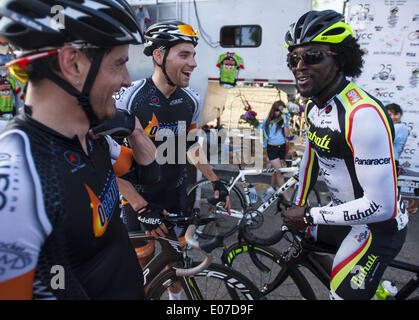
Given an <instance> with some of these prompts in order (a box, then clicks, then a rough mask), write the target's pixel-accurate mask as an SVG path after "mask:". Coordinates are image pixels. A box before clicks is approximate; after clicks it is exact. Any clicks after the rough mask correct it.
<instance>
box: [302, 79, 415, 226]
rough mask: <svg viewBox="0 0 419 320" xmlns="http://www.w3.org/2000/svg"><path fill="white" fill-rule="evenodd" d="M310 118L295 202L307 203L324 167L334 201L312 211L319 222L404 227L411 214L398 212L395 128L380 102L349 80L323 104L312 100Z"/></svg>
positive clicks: (315, 221)
mask: <svg viewBox="0 0 419 320" xmlns="http://www.w3.org/2000/svg"><path fill="white" fill-rule="evenodd" d="M305 118H306V123H307V126H308V132H307V138H306V139H307V143H306V147H305V152H304V156H303V160H302V163H301V167H300V184H299V191H298V195H297V198H296V202H295V203H296V204H298V205H304V204H305V202H306V197H307V194H308V191H309V189H310V187H311V186H312V185H313V184H314V183H315V182H316V179H317V174H318V173H319V171H320V173H321V174H322V176H323V179H324V181H325V183H326V185H327V187H328V190H329V192H330V197H331V201H332V202H331V205H330V206H326V207H316V208H312V209H311V211H310V213H311V215H312V217H313V220H314V223H315V224H333V225H359V224H371V223H374V224H376V223H379V222H384V221H392V222H391V223H394V222H397V223H394V225H395V226H397V228H398V229H401V228H403V227H404V226H405V225H406V223H407V221H406V219H407V217H406V219H405V217H403V219H402V217H401V216H400V213H399V211H398V210H397V174H396V173H397V171H396V166H395V161H394V155H393V143H392V140H393V135H394V129H393V125H392V121H391V119H390V118H389V116H388V114H387V113H386V112H385V111H384V109H383V107H382V105H381V103H380V102H378V101H377V100H376V99H374V98H372V97H371V96H370V95H368V94H367V93H366V92H364V91H363V90H362V89H360V88H359V87H357V86H356V85H355V84H354V83H352V82H349V81H346V80H345V81H344V82H343V83H342V84H341V85H340V87H339V89H338V90H337V93H336V95H334V96H333V97H332V98H331V99H329V101H328V102H327V103H326V104H325V105H324V106H317V105H316V104H315V103H314V102H312V101H309V102H308V103H307V107H306V110H305ZM404 216H406V215H404ZM396 218H397V219H396ZM376 226H378V225H376Z"/></svg>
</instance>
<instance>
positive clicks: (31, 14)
mask: <svg viewBox="0 0 419 320" xmlns="http://www.w3.org/2000/svg"><path fill="white" fill-rule="evenodd" d="M8 9H9V10H11V11H14V12H17V13H20V14H22V15H25V16H26V17H29V18H32V19H38V18H44V17H45V16H44V15H41V14H37V13H36V12H34V10H32V11H30V10H28V9H27V8H25V7H24V6H22V5H20V4H18V3H16V2H12V3H10V4H9V5H8Z"/></svg>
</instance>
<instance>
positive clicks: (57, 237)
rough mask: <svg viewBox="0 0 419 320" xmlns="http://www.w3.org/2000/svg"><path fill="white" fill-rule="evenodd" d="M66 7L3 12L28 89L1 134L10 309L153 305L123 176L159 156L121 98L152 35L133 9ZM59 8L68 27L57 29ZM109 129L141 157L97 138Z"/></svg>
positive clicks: (20, 4) (27, 5)
mask: <svg viewBox="0 0 419 320" xmlns="http://www.w3.org/2000/svg"><path fill="white" fill-rule="evenodd" d="M63 3H64V2H62V1H50V0H48V1H47V0H31V1H20V0H19V1H17V0H6V1H2V2H1V3H0V16H1V20H0V36H1V37H2V38H4V39H5V40H6V41H7V42H8V43H9V44H10V45H12V46H13V47H15V48H17V49H20V50H21V51H20V52H21V54H20V55H19V56H18V59H16V60H14V61H12V62H11V63H9V64H8V67H9V70H10V72H12V73H13V74H14V75H15V76H16V77H19V78H20V80H22V81H28V82H27V92H26V99H25V107H24V111H23V112H22V113H21V114H20V115H18V116H17V117H15V118H14V119H13V120H12V121H11V122H10V124H9V125H8V127H7V128H6V130H5V131H4V132H2V133H1V135H0V150H1V153H2V161H1V163H0V177H1V178H0V299H31V298H35V299H144V298H145V294H144V288H143V277H142V275H141V268H140V265H139V263H138V260H137V257H136V254H135V251H134V248H133V247H132V245H131V242H130V240H129V237H128V233H127V230H126V228H125V226H124V225H123V223H122V221H121V219H120V217H119V216H120V208H119V191H118V186H117V182H116V178H115V176H116V175H123V174H125V173H126V172H127V171H128V169H129V168H130V167H131V165H132V163H133V162H134V160H135V162H136V163H138V165H140V166H143V167H146V168H148V169H146V170H152V169H153V167H155V165H154V163H155V152H156V148H155V146H154V144H153V143H152V142H151V140H150V139H149V138H148V137H147V135H146V134H145V132H144V130H143V128H142V127H141V124H140V122H139V121H138V119H136V118H135V117H134V116H132V115H129V114H127V113H123V112H122V113H121V112H117V110H116V108H115V101H114V99H113V94H114V93H115V92H117V91H118V90H120V88H121V87H122V86H129V85H130V83H131V82H130V76H129V74H128V70H127V67H126V62H127V61H128V47H129V45H130V44H141V43H142V37H141V31H140V27H139V25H138V23H137V22H136V17H135V14H134V13H133V11H132V9H131V7H130V6H129V5H128V3H127V2H126V1H125V0H107V1H93V0H92V1H88V2H80V1H67V2H66V3H65V4H63ZM53 5H61V6H62V8H63V10H62V11H61V14H62V15H63V16H64V21H65V28H61V29H59V28H51V27H50V26H51V24H50V22H51V21H52V16H51V12H53V10H52V6H53ZM105 119H108V120H107V121H109V123H108V124H111V123H112V121H117V122H118V124H119V125H120V126H121V130H122V131H124V132H125V134H126V136H128V139H129V141H130V145H131V146H132V149H129V148H126V147H121V146H120V145H118V144H117V143H116V142H115V141H114V140H113V139H112V138H110V137H109V136H95V137H93V136H91V134H90V133H89V131H90V129H91V128H92V127H96V125H98V124H99V123H100V122H102V121H103V120H105ZM57 268H58V269H57ZM54 270H58V272H59V274H57V273H56V271H54ZM57 275H59V276H60V277H61V278H60V279H61V281H59V282H58V283H56V282H54V276H57Z"/></svg>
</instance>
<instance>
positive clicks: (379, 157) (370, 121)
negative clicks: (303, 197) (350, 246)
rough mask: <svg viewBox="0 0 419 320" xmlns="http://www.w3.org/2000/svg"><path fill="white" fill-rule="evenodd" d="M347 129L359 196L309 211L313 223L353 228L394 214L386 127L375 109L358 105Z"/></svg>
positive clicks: (392, 170) (392, 173)
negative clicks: (351, 226)
mask: <svg viewBox="0 0 419 320" xmlns="http://www.w3.org/2000/svg"><path fill="white" fill-rule="evenodd" d="M347 125H348V128H347V141H348V144H349V145H350V147H351V149H352V151H353V161H354V169H355V174H356V178H357V179H358V181H359V184H360V186H361V187H362V190H363V196H362V197H360V198H358V199H355V200H352V201H348V202H345V203H343V204H340V205H337V206H334V207H320V208H312V209H311V211H310V213H311V215H312V216H313V220H314V223H316V224H336V225H356V224H369V223H375V222H380V221H385V220H388V219H391V218H393V217H395V216H396V214H397V187H396V186H397V180H396V179H397V178H396V168H395V163H394V158H393V150H392V149H393V145H392V136H391V133H390V130H389V124H388V123H387V121H386V119H385V117H384V114H383V113H380V112H379V111H378V110H377V108H376V107H374V106H371V105H361V106H360V107H358V108H357V109H356V110H354V111H353V112H352V113H351V115H350V117H349V121H348V123H347Z"/></svg>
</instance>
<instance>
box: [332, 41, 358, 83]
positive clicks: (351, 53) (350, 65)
mask: <svg viewBox="0 0 419 320" xmlns="http://www.w3.org/2000/svg"><path fill="white" fill-rule="evenodd" d="M330 50H331V51H333V52H335V53H337V56H336V59H337V61H338V63H339V64H341V65H343V67H342V72H343V74H344V75H345V76H347V77H358V76H359V75H360V74H361V73H362V67H363V64H364V60H363V59H362V56H363V55H364V53H365V52H364V51H362V50H361V47H360V46H359V43H358V42H357V41H356V39H355V38H353V37H347V38H346V39H345V40H343V41H342V42H341V43H338V44H330Z"/></svg>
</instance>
